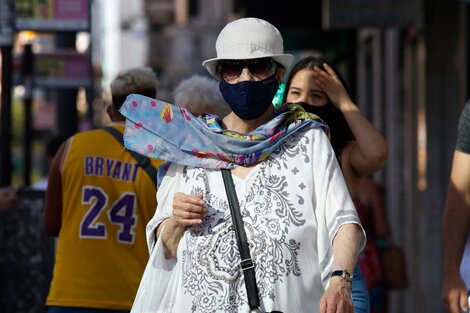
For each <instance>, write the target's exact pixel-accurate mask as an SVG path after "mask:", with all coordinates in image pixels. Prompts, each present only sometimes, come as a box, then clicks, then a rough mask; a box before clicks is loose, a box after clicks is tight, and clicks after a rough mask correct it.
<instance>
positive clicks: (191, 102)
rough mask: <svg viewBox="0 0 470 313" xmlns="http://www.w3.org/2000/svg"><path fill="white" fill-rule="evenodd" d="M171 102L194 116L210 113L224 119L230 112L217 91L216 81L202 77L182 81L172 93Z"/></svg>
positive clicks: (217, 84)
mask: <svg viewBox="0 0 470 313" xmlns="http://www.w3.org/2000/svg"><path fill="white" fill-rule="evenodd" d="M173 100H174V103H175V104H176V105H178V106H180V107H184V108H186V109H187V110H188V111H190V112H191V113H192V114H193V115H195V116H198V115H200V114H202V113H212V114H215V115H217V116H219V117H224V116H225V115H227V114H228V113H229V112H230V107H229V106H228V104H227V103H226V102H225V100H224V98H223V97H222V94H221V93H220V91H219V83H218V81H216V80H215V79H212V78H209V77H206V76H202V75H197V74H196V75H193V76H191V77H189V78H186V79H183V80H182V81H181V82H180V83H179V84H178V86H176V88H175V90H174V91H173Z"/></svg>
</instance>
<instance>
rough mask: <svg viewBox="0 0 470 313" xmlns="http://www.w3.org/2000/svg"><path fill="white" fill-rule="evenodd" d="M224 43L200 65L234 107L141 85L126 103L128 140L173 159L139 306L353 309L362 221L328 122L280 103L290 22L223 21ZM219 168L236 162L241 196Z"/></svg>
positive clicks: (152, 230)
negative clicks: (218, 107)
mask: <svg viewBox="0 0 470 313" xmlns="http://www.w3.org/2000/svg"><path fill="white" fill-rule="evenodd" d="M216 50H217V58H214V59H210V60H206V61H204V62H203V66H204V67H205V68H206V69H207V70H208V71H209V73H211V75H212V76H214V77H215V78H217V79H218V80H219V89H220V91H221V93H222V95H223V97H224V99H225V101H226V102H227V103H228V105H229V106H230V108H231V110H232V112H231V113H229V114H228V115H227V116H225V117H224V118H223V119H220V118H218V117H217V116H214V115H210V114H206V115H203V116H201V117H199V118H195V117H194V116H192V115H191V114H190V113H189V112H188V111H187V110H185V109H182V108H179V107H177V106H174V105H172V104H169V103H166V102H162V101H158V100H155V99H151V98H147V97H143V96H139V95H132V96H130V97H128V99H127V101H126V104H124V106H123V109H121V113H122V114H123V115H124V116H126V118H127V123H126V134H125V145H126V147H127V148H128V149H132V150H135V151H137V152H139V153H142V154H145V155H147V156H150V157H158V158H161V159H164V160H168V161H169V162H171V165H169V166H165V167H163V168H162V167H161V168H160V169H161V171H160V170H159V172H160V174H161V173H163V172H165V173H166V175H165V176H164V178H163V180H162V181H161V185H160V188H159V190H158V192H157V201H158V207H157V210H156V213H155V216H154V218H153V219H152V220H151V222H150V223H149V224H148V225H147V239H148V243H149V249H150V261H149V264H148V265H147V269H146V271H145V273H144V275H143V278H142V281H141V285H140V287H139V291H138V293H137V295H136V300H135V302H134V306H133V309H132V312H315V313H316V312H321V313H326V312H328V313H329V312H335V313H340V312H341V313H352V312H353V305H352V302H351V280H352V277H351V274H350V273H351V272H352V271H353V269H354V266H355V263H356V260H357V255H358V252H359V250H360V249H362V247H363V246H364V243H365V234H364V230H363V228H362V226H361V225H360V221H359V217H358V215H357V212H356V210H355V207H354V204H353V202H352V200H351V198H350V196H349V193H348V189H347V187H346V184H345V182H344V178H343V176H342V174H341V169H340V168H339V166H338V163H337V161H336V158H335V157H334V151H333V150H332V147H331V145H330V143H329V139H328V136H327V131H328V129H327V127H326V126H325V125H324V124H322V123H321V122H319V121H318V120H317V119H316V117H315V116H314V115H312V114H309V113H307V112H305V111H304V110H303V109H302V108H301V107H300V106H297V105H293V106H289V107H288V106H285V107H281V108H279V109H278V110H276V111H275V110H274V107H273V106H272V105H271V101H272V99H273V96H274V94H275V93H276V90H277V87H278V84H279V82H280V81H281V79H282V76H283V75H284V73H285V72H286V70H287V69H288V68H289V66H290V65H291V63H292V59H293V58H292V56H291V55H288V54H284V48H283V39H282V36H281V34H280V33H279V31H278V30H277V29H276V28H275V27H274V26H273V25H271V24H270V23H268V22H267V21H264V20H261V19H257V18H242V19H238V20H236V21H234V22H231V23H229V24H227V25H226V26H225V28H224V29H222V31H221V33H220V34H219V37H218V39H217V43H216ZM221 169H222V170H223V169H230V170H231V171H228V173H229V176H230V172H231V174H232V175H231V176H232V177H233V181H234V189H235V194H236V198H238V199H234V198H230V199H231V200H230V201H229V200H228V199H229V198H228V196H227V192H226V189H225V188H224V184H225V179H226V178H227V177H225V178H224V179H223V178H222V175H221V172H222V171H221ZM224 173H225V174H226V173H227V172H226V171H225V172H224ZM176 194H178V195H179V197H175V195H176ZM174 199H175V200H174ZM234 203H236V204H239V211H240V213H241V216H242V221H243V222H242V224H241V226H240V227H238V229H239V230H240V229H243V230H244V232H245V233H246V238H247V240H246V241H247V243H248V250H249V254H248V258H247V259H243V260H242V259H241V256H240V252H239V251H240V250H239V245H238V244H237V242H238V237H237V235H236V233H235V226H234V224H233V222H232V217H231V215H232V214H231V211H230V209H229V207H230V204H234ZM242 252H246V251H243V250H242ZM163 255H164V256H163ZM253 278H254V279H253ZM253 281H254V285H253ZM168 286H171V287H168Z"/></svg>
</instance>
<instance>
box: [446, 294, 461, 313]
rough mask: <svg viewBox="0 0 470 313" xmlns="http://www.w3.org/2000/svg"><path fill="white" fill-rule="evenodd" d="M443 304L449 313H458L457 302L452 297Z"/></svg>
mask: <svg viewBox="0 0 470 313" xmlns="http://www.w3.org/2000/svg"><path fill="white" fill-rule="evenodd" d="M444 303H445V306H446V307H447V310H448V311H449V313H460V309H459V302H458V301H457V299H456V298H455V297H454V296H449V297H448V298H447V299H446V301H445V302H444Z"/></svg>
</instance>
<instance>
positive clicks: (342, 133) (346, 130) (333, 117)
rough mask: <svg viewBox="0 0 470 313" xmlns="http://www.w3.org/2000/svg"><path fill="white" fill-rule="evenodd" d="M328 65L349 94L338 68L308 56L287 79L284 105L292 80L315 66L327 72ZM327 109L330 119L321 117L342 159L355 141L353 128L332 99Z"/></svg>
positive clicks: (337, 154) (335, 149)
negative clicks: (345, 151)
mask: <svg viewBox="0 0 470 313" xmlns="http://www.w3.org/2000/svg"><path fill="white" fill-rule="evenodd" d="M325 63H326V64H328V65H329V66H330V67H331V68H332V69H333V71H335V73H336V76H337V77H338V79H339V80H340V82H341V83H342V84H343V86H344V89H345V90H346V92H348V93H349V91H348V86H347V84H346V81H345V80H344V78H343V76H342V75H341V73H340V72H339V71H338V69H337V68H336V66H334V65H333V64H331V63H329V62H327V61H326V60H325V59H324V58H322V57H316V56H308V57H305V58H303V59H301V60H300V61H298V62H297V63H296V64H295V65H294V67H293V68H292V70H291V71H290V73H289V76H288V77H287V81H286V88H285V91H284V97H283V101H282V102H283V103H285V102H286V99H287V94H288V93H289V88H290V85H291V83H292V78H293V77H294V76H295V75H296V74H297V73H298V72H299V71H301V70H303V69H311V70H313V68H314V67H315V66H318V67H319V68H320V69H322V70H323V71H325V72H326V69H325V67H324V66H323V65H324V64H325ZM326 107H327V112H328V117H326V116H320V117H321V118H322V119H324V120H325V122H326V123H327V124H328V126H329V127H330V133H331V145H332V146H333V149H334V151H335V154H336V157H337V158H340V157H341V151H342V150H343V148H344V147H345V146H346V145H347V144H348V142H349V141H350V140H354V135H353V133H352V131H351V128H350V127H349V125H348V123H347V121H346V119H345V118H344V115H343V112H341V110H340V109H338V108H337V107H336V106H335V105H334V104H333V103H332V102H331V100H330V99H328V102H327V104H326Z"/></svg>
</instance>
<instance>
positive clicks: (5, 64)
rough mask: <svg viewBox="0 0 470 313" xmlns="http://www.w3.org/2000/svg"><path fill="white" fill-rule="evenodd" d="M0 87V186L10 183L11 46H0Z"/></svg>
mask: <svg viewBox="0 0 470 313" xmlns="http://www.w3.org/2000/svg"><path fill="white" fill-rule="evenodd" d="M1 54H2V64H1V66H2V80H1V82H2V89H1V103H0V104H1V116H0V122H1V125H0V186H8V185H10V184H11V174H12V159H11V134H12V131H11V104H12V103H11V87H12V78H11V72H12V68H13V66H12V62H13V60H12V59H13V58H12V46H1Z"/></svg>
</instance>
